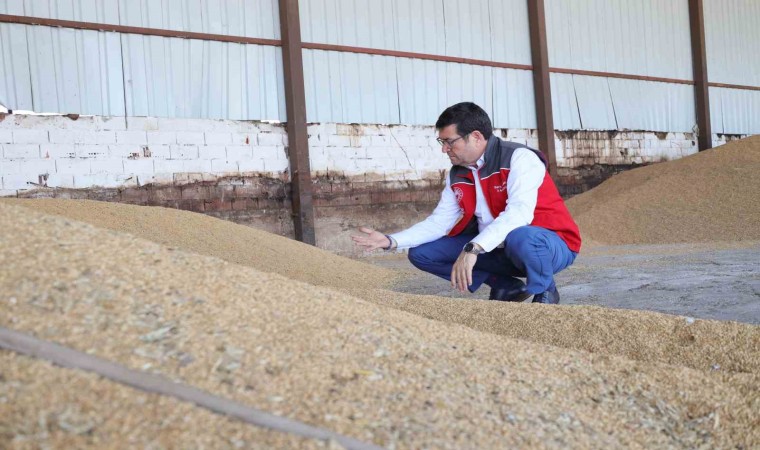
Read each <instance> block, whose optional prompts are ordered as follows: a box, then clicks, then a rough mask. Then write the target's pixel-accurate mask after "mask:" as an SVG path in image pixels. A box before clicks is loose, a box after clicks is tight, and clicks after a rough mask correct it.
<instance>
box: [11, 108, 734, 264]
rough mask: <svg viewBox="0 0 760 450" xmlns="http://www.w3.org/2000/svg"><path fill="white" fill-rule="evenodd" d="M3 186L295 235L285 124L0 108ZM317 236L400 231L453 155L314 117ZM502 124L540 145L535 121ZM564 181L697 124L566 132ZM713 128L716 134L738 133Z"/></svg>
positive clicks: (560, 140)
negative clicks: (530, 126) (1, 111)
mask: <svg viewBox="0 0 760 450" xmlns="http://www.w3.org/2000/svg"><path fill="white" fill-rule="evenodd" d="M0 117H1V118H2V120H1V121H0V146H1V147H2V153H0V180H1V181H0V183H2V184H0V195H2V196H19V197H61V198H89V199H95V200H104V201H118V202H125V203H133V204H141V205H155V206H164V207H171V208H180V209H185V210H190V211H197V212H203V213H205V214H209V215H213V216H216V217H220V218H223V219H227V220H232V221H235V222H238V223H242V224H246V225H251V226H255V227H258V228H262V229H265V230H267V231H270V232H273V233H277V234H280V235H284V236H291V237H292V236H293V220H292V211H291V194H290V183H289V180H290V177H289V173H288V155H287V134H286V130H285V129H284V127H283V126H282V125H280V124H271V123H262V122H253V121H231V120H209V119H161V118H158V119H157V118H144V117H127V118H126V119H125V118H123V117H91V116H88V117H76V116H72V117H68V116H27V115H2V116H0ZM308 132H309V151H310V156H311V169H312V177H313V184H312V186H313V196H314V206H315V218H316V224H315V226H316V233H317V245H319V246H320V247H322V248H326V249H330V250H332V251H338V252H342V253H352V252H353V249H352V248H351V244H350V240H349V239H348V235H349V234H350V232H351V230H352V229H354V228H355V227H356V226H357V225H360V224H366V225H369V226H374V227H377V228H380V229H382V230H387V231H394V230H399V229H402V228H404V227H407V226H409V225H411V224H413V223H415V222H416V221H418V220H421V219H422V218H424V217H425V216H426V215H427V214H428V213H429V212H430V211H432V209H433V207H434V206H435V204H436V202H437V201H438V198H439V195H440V192H441V189H442V188H443V186H444V177H445V172H446V170H447V169H448V167H449V162H448V158H447V157H446V156H445V155H444V154H443V153H442V152H441V151H440V146H438V145H437V143H436V142H435V129H434V128H433V127H423V126H386V125H345V124H331V123H327V124H312V125H309V130H308ZM495 133H496V135H497V136H499V137H501V138H503V139H507V140H511V141H515V142H520V143H523V144H527V145H529V146H533V147H536V146H537V145H538V141H537V138H536V134H535V130H527V129H510V130H507V129H497V130H495ZM555 136H556V142H555V143H556V145H557V162H558V167H559V172H558V174H557V182H558V185H559V187H560V190H561V192H562V193H563V194H564V195H573V194H576V193H579V192H583V191H585V190H588V189H590V188H592V187H593V186H595V185H597V184H599V183H600V182H602V181H603V180H604V179H606V178H608V177H609V176H611V175H612V174H614V173H616V172H619V171H621V170H626V169H629V168H632V167H635V166H638V165H642V164H650V163H656V162H661V161H666V160H670V159H676V158H680V157H683V156H686V155H689V154H691V153H695V152H696V151H697V147H696V138H695V136H693V135H692V134H691V133H652V132H636V131H624V132H619V131H572V132H557V133H556V135H555ZM737 137H739V136H733V135H716V136H714V141H715V142H716V144H719V143H723V142H725V141H727V140H731V139H734V138H737Z"/></svg>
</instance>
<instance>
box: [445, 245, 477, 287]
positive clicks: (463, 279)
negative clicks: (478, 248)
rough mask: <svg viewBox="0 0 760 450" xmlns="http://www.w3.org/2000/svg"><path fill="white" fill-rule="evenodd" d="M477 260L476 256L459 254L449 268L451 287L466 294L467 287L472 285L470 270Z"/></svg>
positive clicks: (465, 253)
mask: <svg viewBox="0 0 760 450" xmlns="http://www.w3.org/2000/svg"><path fill="white" fill-rule="evenodd" d="M477 260H478V255H474V254H472V253H467V252H462V253H460V254H459V258H457V260H456V262H455V263H454V267H452V268H451V286H452V287H453V288H454V289H458V290H459V291H461V292H468V289H467V288H468V287H469V286H470V285H471V284H472V268H473V267H474V266H475V262H476V261H477Z"/></svg>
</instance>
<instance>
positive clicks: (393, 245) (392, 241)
mask: <svg viewBox="0 0 760 450" xmlns="http://www.w3.org/2000/svg"><path fill="white" fill-rule="evenodd" d="M385 237H387V238H388V246H387V247H383V250H393V249H394V248H396V247H398V242H396V240H395V239H393V236H391V235H389V234H386V235H385Z"/></svg>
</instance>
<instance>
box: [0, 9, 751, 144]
mask: <svg viewBox="0 0 760 450" xmlns="http://www.w3.org/2000/svg"><path fill="white" fill-rule="evenodd" d="M300 12H301V23H302V38H303V40H304V42H315V43H327V44H338V45H348V46H358V47H369V48H376V49H387V50H397V51H409V52H418V53H425V54H432V55H442V56H452V57H466V58H471V59H482V60H488V61H497V62H504V63H515V64H525V65H529V64H531V55H530V42H529V33H528V31H529V30H528V12H527V2H526V1H525V0H473V1H472V2H460V1H457V0H376V1H369V0H362V1H354V0H301V1H300ZM0 13H4V14H16V15H27V16H36V17H45V18H55V19H64V20H79V21H87V22H101V23H111V24H121V25H129V26H138V27H151V28H163V29H170V30H180V31H190V32H204V33H213V34H223V35H239V36H247V37H257V38H270V39H279V38H280V30H279V18H278V16H279V12H278V2H277V0H160V1H158V0H156V1H152V0H151V1H149V0H48V1H44V0H0ZM546 14H547V32H548V36H547V38H548V46H549V53H550V55H549V56H550V59H549V63H550V65H551V66H553V67H560V68H569V69H579V70H592V71H609V72H618V73H625V74H636V75H643V76H653V77H664V78H675V79H686V80H690V79H691V77H692V71H691V53H690V52H691V50H690V43H689V25H688V19H689V16H688V0H672V1H669V2H660V1H658V0H617V1H616V2H609V1H606V0H574V1H573V2H567V1H564V0H546ZM705 17H706V32H707V36H706V37H707V55H708V63H709V74H710V80H711V81H713V82H721V83H733V84H744V85H754V86H758V85H760V58H758V57H757V49H758V48H760V2H757V1H755V0H732V1H731V2H724V1H721V0H705ZM0 39H1V41H0V52H1V53H0V76H2V79H1V80H0V102H4V103H5V104H6V105H8V106H10V107H12V108H14V109H32V110H36V111H40V112H79V113H83V114H98V115H101V114H102V115H121V114H127V115H138V116H139V115H152V116H181V117H201V118H231V119H278V120H285V119H286V118H285V105H284V95H283V84H284V82H283V76H282V58H281V50H280V49H279V48H278V47H271V46H259V45H241V44H233V43H220V42H210V41H201V40H192V39H177V38H163V37H152V36H142V35H131V34H118V33H105V32H97V31H84V30H70V29H63V28H53V27H43V26H26V25H15V24H0ZM63 55H65V57H64V56H63ZM304 71H305V74H304V75H305V82H306V86H305V87H306V96H307V119H308V120H309V121H312V122H347V123H352V122H359V123H405V124H426V125H429V124H432V123H434V122H435V120H436V118H437V117H438V114H439V113H440V111H441V110H442V109H444V108H445V107H446V106H448V105H451V104H453V103H455V102H458V101H463V100H470V101H475V102H476V103H479V104H480V105H481V106H483V107H484V108H485V109H486V110H487V111H488V112H489V113H490V114H491V116H492V118H493V120H494V125H495V126H496V127H503V128H535V127H536V117H535V116H536V113H535V105H534V101H533V97H534V95H533V84H532V75H531V72H530V71H527V70H518V69H507V68H495V67H486V66H480V65H470V64H460V63H453V62H441V61H429V60H419V59H409V58H398V57H393V56H380V55H364V54H352V53H344V52H335V51H324V50H308V49H307V50H304ZM551 80H552V104H553V106H554V121H555V126H556V128H557V129H582V128H583V129H646V130H653V131H691V130H692V129H693V127H694V125H695V123H696V120H695V114H694V94H693V87H692V86H689V85H683V84H674V83H661V82H652V81H638V80H625V79H617V78H608V77H600V76H587V75H569V74H561V73H553V74H552V75H551ZM710 91H711V93H712V96H711V115H712V120H713V129H714V130H715V131H716V132H721V133H758V132H760V129H759V127H760V117H758V115H760V93H759V92H757V91H748V90H737V89H726V88H711V89H710Z"/></svg>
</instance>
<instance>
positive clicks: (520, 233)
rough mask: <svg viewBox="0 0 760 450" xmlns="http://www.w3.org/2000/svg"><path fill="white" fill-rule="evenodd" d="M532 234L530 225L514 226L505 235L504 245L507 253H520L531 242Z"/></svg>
mask: <svg viewBox="0 0 760 450" xmlns="http://www.w3.org/2000/svg"><path fill="white" fill-rule="evenodd" d="M533 238H534V234H533V233H532V232H531V229H530V227H528V226H524V227H519V228H515V229H514V230H512V231H511V232H510V233H509V234H508V235H507V240H506V242H505V246H506V249H507V253H509V254H520V253H522V252H524V251H525V250H527V249H528V248H529V247H530V246H531V244H532V243H533Z"/></svg>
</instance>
